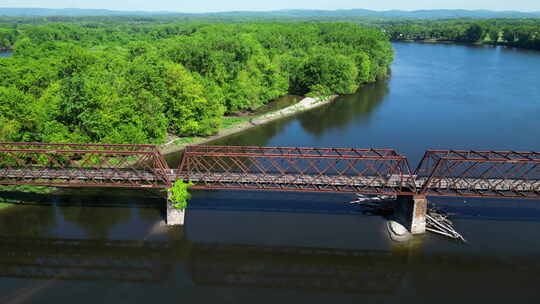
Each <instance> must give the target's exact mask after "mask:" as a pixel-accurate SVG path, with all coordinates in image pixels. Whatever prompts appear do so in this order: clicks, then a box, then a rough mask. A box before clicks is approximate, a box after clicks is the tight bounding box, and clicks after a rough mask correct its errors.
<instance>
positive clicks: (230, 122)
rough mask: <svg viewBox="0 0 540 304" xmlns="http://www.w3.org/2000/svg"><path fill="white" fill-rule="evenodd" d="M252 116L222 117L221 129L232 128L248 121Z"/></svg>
mask: <svg viewBox="0 0 540 304" xmlns="http://www.w3.org/2000/svg"><path fill="white" fill-rule="evenodd" d="M251 118H253V117H252V116H226V117H223V123H222V124H221V128H222V129H228V128H231V127H234V126H236V125H238V124H241V123H244V122H246V121H249V120H250V119H251Z"/></svg>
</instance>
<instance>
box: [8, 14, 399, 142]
mask: <svg viewBox="0 0 540 304" xmlns="http://www.w3.org/2000/svg"><path fill="white" fill-rule="evenodd" d="M0 22H1V21H0ZM0 47H2V48H6V49H11V50H13V56H12V57H10V58H0V141H43V142H77V143H88V142H92V143H162V142H164V141H165V140H166V137H167V134H175V135H178V136H192V135H203V136H204V135H210V134H213V133H215V132H216V131H217V130H218V129H219V127H220V125H221V123H222V117H223V115H224V114H228V113H236V112H240V111H245V110H249V109H255V108H257V107H260V106H261V105H263V104H265V103H267V102H268V101H270V100H273V99H275V98H278V97H280V96H283V95H286V94H298V95H308V94H312V95H327V94H347V93H353V92H354V91H355V90H356V89H357V88H358V87H359V85H360V84H362V83H369V82H374V81H376V80H377V79H378V78H380V77H384V76H386V74H387V72H388V67H389V65H390V63H391V62H392V59H393V50H392V47H391V44H390V42H389V40H388V37H387V36H386V35H385V34H384V33H383V32H382V31H380V30H377V29H370V28H366V27H361V26H358V25H354V24H347V23H296V24H292V23H243V24H222V23H206V24H203V23H175V24H136V23H131V22H126V23H123V22H117V23H114V22H112V23H111V22H107V23H100V22H78V23H63V22H54V23H51V22H47V23H45V24H27V23H18V22H5V23H0Z"/></svg>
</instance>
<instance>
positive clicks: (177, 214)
mask: <svg viewBox="0 0 540 304" xmlns="http://www.w3.org/2000/svg"><path fill="white" fill-rule="evenodd" d="M169 195H170V193H168V194H167V225H169V226H173V225H184V218H185V216H186V210H180V209H176V208H174V206H173V203H172V201H171V200H169Z"/></svg>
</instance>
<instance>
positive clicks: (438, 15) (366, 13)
mask: <svg viewBox="0 0 540 304" xmlns="http://www.w3.org/2000/svg"><path fill="white" fill-rule="evenodd" d="M0 16H4V17H49V16H68V17H80V16H201V17H206V16H224V17H227V16H246V17H380V18H411V19H446V18H540V12H519V11H489V10H418V11H400V10H389V11H372V10H365V9H350V10H333V11H329V10H303V9H299V10H279V11H231V12H220V13H200V14H192V13H181V12H169V11H163V12H146V11H113V10H105V9H74V8H66V9H48V8H0Z"/></svg>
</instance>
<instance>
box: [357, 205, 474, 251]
mask: <svg viewBox="0 0 540 304" xmlns="http://www.w3.org/2000/svg"><path fill="white" fill-rule="evenodd" d="M396 199H397V198H396V197H395V196H389V195H380V196H366V195H362V194H356V199H355V200H353V201H351V204H358V205H360V206H361V207H362V208H363V209H364V212H365V213H369V214H376V215H382V216H390V215H392V214H394V212H395V206H396V205H395V202H396ZM449 217H450V215H449V214H448V213H447V212H445V211H443V210H441V209H440V208H437V207H436V206H435V205H434V204H431V203H430V204H429V205H428V210H427V214H426V230H427V231H428V232H431V233H435V234H438V235H443V236H446V237H449V238H452V239H455V240H460V241H462V242H464V243H466V242H467V241H466V240H465V238H464V237H463V236H462V235H461V234H460V233H459V232H457V231H456V229H455V228H454V224H453V223H452V221H451V220H450V218H449Z"/></svg>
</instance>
